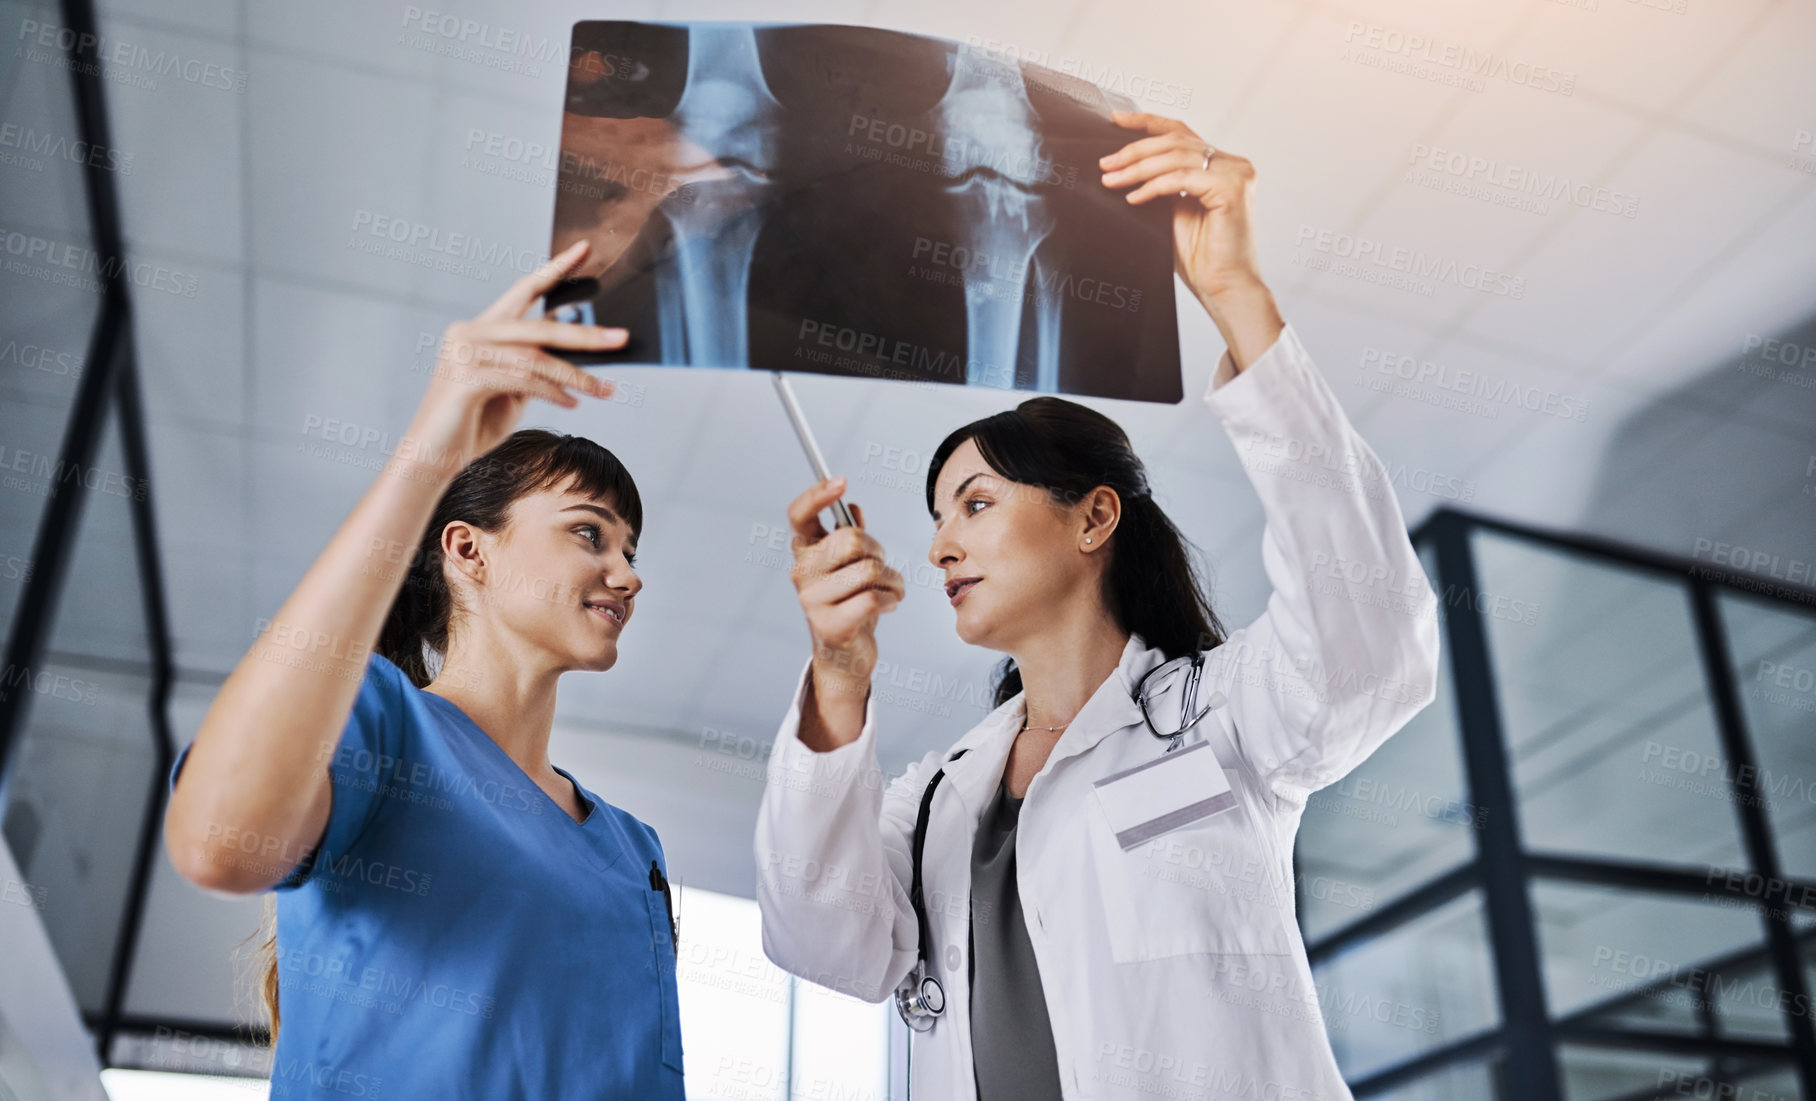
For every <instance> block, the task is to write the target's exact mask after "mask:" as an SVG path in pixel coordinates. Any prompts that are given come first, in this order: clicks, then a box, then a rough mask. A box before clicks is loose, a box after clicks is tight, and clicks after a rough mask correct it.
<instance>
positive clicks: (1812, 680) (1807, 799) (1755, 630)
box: [1713, 593, 1816, 897]
mask: <svg viewBox="0 0 1816 1101" xmlns="http://www.w3.org/2000/svg"><path fill="white" fill-rule="evenodd" d="M1716 606H1717V607H1719V608H1720V609H1721V620H1722V627H1723V630H1724V633H1725V634H1726V635H1727V636H1728V637H1727V641H1728V655H1729V660H1730V661H1732V662H1733V669H1734V684H1735V687H1736V688H1737V689H1738V690H1739V693H1740V709H1741V714H1742V715H1743V716H1744V718H1745V720H1746V726H1747V733H1748V735H1749V737H1750V738H1751V740H1752V745H1753V757H1754V764H1755V765H1757V766H1758V769H1759V773H1758V775H1757V776H1755V777H1753V778H1752V779H1753V782H1754V784H1755V785H1756V788H1755V795H1756V797H1757V798H1758V799H1759V802H1760V804H1761V805H1762V806H1763V807H1764V808H1765V811H1766V820H1767V821H1768V822H1770V823H1771V825H1772V831H1773V834H1774V835H1775V836H1776V837H1777V839H1778V860H1779V864H1780V866H1781V867H1783V869H1784V873H1785V875H1787V876H1790V877H1792V878H1800V879H1816V737H1811V731H1812V730H1816V615H1813V614H1811V612H1810V611H1808V610H1807V609H1803V608H1798V607H1795V606H1792V605H1768V604H1765V603H1763V602H1761V601H1759V600H1757V599H1755V598H1752V597H1746V596H1737V595H1731V594H1727V593H1723V594H1720V595H1718V596H1717V597H1716ZM1713 771H1714V772H1715V773H1716V776H1717V779H1718V782H1720V783H1722V784H1724V785H1731V784H1732V783H1733V782H1734V780H1735V779H1737V776H1736V774H1735V770H1734V768H1733V767H1732V766H1728V765H1727V764H1726V763H1725V762H1723V763H1721V764H1720V765H1718V766H1716V767H1715V768H1714V770H1713ZM1787 893H1788V894H1797V892H1787ZM1802 897H1807V896H1802Z"/></svg>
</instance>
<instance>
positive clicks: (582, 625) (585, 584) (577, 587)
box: [444, 488, 643, 671]
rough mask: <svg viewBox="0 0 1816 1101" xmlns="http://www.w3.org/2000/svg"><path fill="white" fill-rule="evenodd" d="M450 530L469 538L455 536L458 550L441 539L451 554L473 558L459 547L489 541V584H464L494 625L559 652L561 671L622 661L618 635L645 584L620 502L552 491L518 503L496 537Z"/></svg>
mask: <svg viewBox="0 0 1816 1101" xmlns="http://www.w3.org/2000/svg"><path fill="white" fill-rule="evenodd" d="M449 528H450V530H453V529H462V530H463V531H464V532H465V533H466V534H465V535H456V536H455V537H454V539H455V543H456V546H452V547H450V546H449V545H448V544H447V543H446V542H444V553H445V554H447V555H449V556H453V555H455V554H456V553H460V554H461V556H462V557H463V558H464V557H466V555H467V554H468V553H470V545H469V546H461V545H460V544H461V543H462V542H463V541H464V540H465V539H467V538H470V537H471V536H473V535H478V536H483V537H484V538H485V539H486V544H487V552H486V554H485V556H484V557H485V564H486V568H485V572H484V581H483V584H481V585H477V586H476V585H472V584H466V585H463V593H462V597H461V600H462V603H463V604H465V605H467V606H471V603H472V601H473V600H475V599H477V600H479V601H482V602H483V604H484V616H485V618H486V620H487V621H488V625H487V626H488V629H491V630H494V631H496V633H498V634H500V635H502V636H504V637H508V638H514V639H520V640H523V641H525V642H528V643H530V644H531V645H532V646H534V647H535V648H537V649H540V650H542V651H544V652H546V653H549V654H552V655H554V657H555V659H556V663H557V664H558V665H560V666H561V667H562V668H566V669H584V670H591V671H600V670H605V669H610V668H611V667H612V666H613V665H614V664H616V663H617V661H618V638H619V635H621V634H622V633H623V631H624V628H625V626H626V625H627V624H628V623H629V621H630V617H631V611H632V608H633V607H634V605H635V601H636V596H637V592H638V590H640V589H642V588H643V581H642V579H641V578H639V577H638V576H637V573H636V571H635V570H634V569H633V568H632V564H633V562H634V561H635V559H636V551H637V545H636V542H635V540H634V537H633V535H632V532H631V528H630V525H629V524H628V523H626V522H625V521H624V519H623V518H622V517H621V516H619V515H618V513H617V511H616V510H615V509H614V508H613V502H611V501H609V500H602V499H600V498H597V497H591V496H588V495H586V494H583V493H579V492H576V491H574V490H572V489H571V488H562V489H547V490H542V491H539V492H536V493H531V494H528V495H526V496H523V497H520V498H518V499H517V500H516V501H515V502H514V503H513V504H512V505H511V519H510V523H509V524H507V525H506V526H505V528H504V530H503V531H501V532H499V533H498V534H497V535H495V536H490V535H487V534H486V533H483V532H478V531H477V530H476V529H473V528H470V527H467V526H466V525H462V524H451V525H449ZM446 538H447V537H446V536H444V540H445V539H446ZM450 580H451V581H452V579H450ZM462 580H463V581H464V580H466V579H464V578H463V579H462Z"/></svg>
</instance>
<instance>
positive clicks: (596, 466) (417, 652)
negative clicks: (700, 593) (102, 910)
mask: <svg viewBox="0 0 1816 1101" xmlns="http://www.w3.org/2000/svg"><path fill="white" fill-rule="evenodd" d="M570 479H571V481H572V485H573V488H574V489H575V491H577V492H579V493H583V494H585V495H587V496H590V497H595V498H598V499H601V500H608V501H610V502H611V503H612V507H613V508H614V509H615V510H616V511H617V513H618V515H619V516H621V517H623V518H624V522H625V523H627V524H629V525H630V528H631V535H632V538H633V539H635V538H638V537H640V536H641V535H642V533H643V498H642V497H641V496H639V495H638V493H637V483H636V482H634V481H632V480H631V475H630V472H629V471H628V470H626V469H625V468H624V464H623V463H621V462H619V461H618V457H617V456H616V455H613V454H612V453H611V452H610V451H607V450H606V449H605V448H603V447H601V446H599V445H598V444H597V443H594V442H593V441H592V440H589V439H587V438H586V437H585V436H572V435H562V434H559V433H555V432H549V431H546V430H544V429H541V428H524V429H519V430H518V431H516V432H513V433H512V434H511V435H510V436H509V437H508V438H506V440H505V441H504V442H503V443H501V444H499V445H498V446H497V447H495V448H493V449H492V450H491V451H488V452H486V453H485V454H484V455H482V456H480V457H479V458H477V459H475V460H473V461H472V462H471V463H469V464H467V466H466V468H465V469H463V470H462V471H461V472H460V473H459V474H458V475H456V476H455V478H454V480H453V481H452V482H451V483H449V485H448V488H447V490H446V491H445V492H443V493H442V495H441V500H440V501H438V502H437V503H436V505H435V511H434V513H433V514H432V515H431V516H430V518H429V523H428V526H427V527H426V528H425V529H424V530H423V534H422V539H421V541H420V542H419V543H418V545H417V548H416V551H415V553H414V554H412V555H411V557H410V565H409V572H408V574H407V575H406V576H405V577H404V583H403V588H401V589H400V590H398V593H397V599H396V600H394V601H392V603H391V610H390V611H389V612H388V613H387V614H386V616H385V624H384V627H383V628H382V629H381V631H380V632H379V637H378V647H377V649H378V652H379V653H380V654H382V655H383V656H384V657H385V658H387V659H388V660H390V661H391V662H392V663H393V664H394V665H396V666H397V667H398V668H399V669H401V670H403V672H404V675H405V676H407V677H409V678H410V683H412V684H414V685H415V686H416V687H418V688H426V687H428V686H429V683H430V682H431V681H432V680H433V679H434V678H433V677H432V676H431V675H430V673H429V665H428V659H427V655H426V654H425V650H433V651H435V653H436V656H437V660H438V661H439V660H440V659H443V658H445V657H446V656H447V652H448V633H449V630H450V628H451V626H452V622H453V613H454V612H455V611H456V608H455V603H456V602H455V600H454V598H453V594H452V593H451V592H450V591H449V589H448V583H447V580H446V579H445V578H444V577H443V576H442V572H441V566H442V555H441V533H442V531H443V530H444V529H445V528H446V527H447V526H448V525H449V524H451V523H453V522H454V521H456V520H462V521H465V522H466V523H469V524H472V525H473V526H474V527H476V528H479V529H480V530H481V531H488V532H499V531H503V530H504V528H505V525H506V524H507V523H509V522H510V511H511V506H512V505H513V504H515V503H516V502H517V500H518V499H519V498H521V497H526V496H529V495H530V494H532V493H538V492H541V491H542V490H545V489H550V488H552V487H554V486H557V485H561V484H563V483H564V482H568V481H569V480H570ZM260 934H263V942H262V943H261V944H260V945H259V946H258V947H257V948H256V949H254V959H255V967H256V968H257V970H258V978H257V979H256V980H255V983H254V992H255V994H256V996H257V998H258V1000H259V1001H260V1002H261V1003H262V1004H263V1005H264V1008H265V1016H266V1018H267V1019H268V1020H269V1021H270V1028H271V1043H272V1044H273V1045H276V1043H277V1029H278V975H277V899H276V898H275V897H274V896H271V895H267V896H266V898H265V915H264V920H263V921H262V922H261V923H260V925H259V929H258V931H257V932H255V933H253V934H252V936H253V937H259V936H260ZM248 939H251V938H248Z"/></svg>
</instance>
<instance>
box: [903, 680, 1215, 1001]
mask: <svg viewBox="0 0 1816 1101" xmlns="http://www.w3.org/2000/svg"><path fill="white" fill-rule="evenodd" d="M1186 660H1187V659H1186V658H1184V657H1180V658H1175V659H1174V660H1173V661H1166V662H1162V663H1161V664H1159V665H1157V666H1155V667H1154V668H1152V669H1150V670H1148V671H1147V672H1146V673H1145V674H1143V675H1142V678H1141V680H1140V681H1139V682H1138V683H1137V684H1136V685H1135V691H1133V692H1132V693H1130V694H1129V698H1130V699H1132V700H1135V701H1137V702H1139V703H1140V704H1141V717H1142V719H1143V721H1145V722H1146V723H1147V726H1148V731H1149V733H1151V734H1153V735H1154V736H1155V737H1156V738H1159V739H1160V740H1162V741H1164V742H1166V743H1167V749H1166V751H1167V752H1168V753H1171V752H1172V751H1173V750H1175V749H1178V748H1179V743H1180V741H1181V740H1182V739H1183V738H1184V737H1185V732H1186V730H1187V729H1188V728H1190V727H1191V726H1193V725H1195V724H1196V723H1197V722H1198V720H1199V719H1201V718H1203V717H1204V715H1205V713H1206V712H1208V711H1210V710H1211V709H1212V708H1214V707H1217V706H1218V705H1219V704H1221V702H1222V700H1221V693H1219V694H1218V698H1217V699H1215V700H1214V701H1213V702H1212V704H1211V706H1210V707H1207V708H1205V710H1204V711H1199V712H1195V711H1194V709H1195V707H1196V705H1197V702H1198V682H1199V679H1200V678H1201V677H1202V676H1203V673H1204V653H1203V651H1200V652H1198V653H1195V654H1192V655H1191V657H1190V661H1191V665H1190V668H1189V670H1188V671H1187V674H1186V680H1185V688H1184V694H1183V696H1182V698H1181V700H1180V706H1179V720H1180V722H1179V725H1178V726H1177V727H1176V728H1174V730H1173V731H1172V732H1171V733H1163V732H1162V731H1161V729H1160V727H1158V726H1156V725H1155V723H1154V718H1153V716H1152V715H1150V714H1148V702H1149V701H1148V698H1147V696H1145V695H1144V694H1143V690H1144V689H1145V688H1146V687H1147V684H1148V681H1149V679H1150V678H1152V677H1153V676H1154V674H1156V673H1158V672H1160V671H1161V670H1163V669H1167V668H1169V667H1171V666H1174V665H1177V664H1178V663H1180V662H1184V661H1186ZM1187 716H1190V719H1189V721H1188V718H1187ZM968 749H969V747H967V748H966V749H961V750H959V751H957V752H956V753H954V754H953V755H952V756H950V757H948V758H946V760H945V762H944V763H943V764H941V765H940V767H939V769H938V770H937V771H936V772H934V774H933V778H932V779H931V780H928V781H927V788H926V790H925V791H923V792H921V805H920V808H919V810H917V811H916V812H915V816H914V838H913V843H912V847H911V849H910V855H911V857H912V862H913V869H914V870H913V872H912V874H911V875H910V876H909V879H908V901H909V903H910V904H911V905H912V906H913V907H914V923H915V928H916V931H917V934H916V942H917V949H916V950H917V953H918V954H917V955H916V957H915V960H914V968H913V969H912V970H910V971H909V972H908V974H907V976H906V977H905V978H903V979H902V983H901V985H900V986H898V987H896V988H895V1009H896V1012H897V1013H900V1014H901V1015H902V1023H903V1024H905V1025H907V1026H908V1027H909V1028H911V1029H913V1030H914V1031H916V1032H926V1031H928V1030H930V1029H931V1028H932V1027H933V1022H934V1021H935V1020H937V1019H938V1018H939V1017H940V1015H941V1014H943V1013H945V1012H946V988H945V987H943V986H941V985H940V981H939V979H938V978H937V977H935V976H934V975H933V974H932V973H931V972H930V971H928V969H927V960H928V958H929V957H930V955H931V948H932V945H931V943H930V942H931V940H932V934H931V933H929V932H928V929H927V909H926V906H925V904H924V903H923V901H922V898H923V895H922V893H921V852H922V850H923V849H924V848H926V844H927V817H928V812H929V811H930V810H931V809H932V807H933V793H934V792H935V791H936V790H937V789H938V788H939V786H940V781H941V780H943V779H945V778H946V765H949V764H951V763H952V762H953V761H956V760H958V759H959V758H960V757H963V756H964V755H965V753H966V752H967V751H968Z"/></svg>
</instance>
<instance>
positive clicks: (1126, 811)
mask: <svg viewBox="0 0 1816 1101" xmlns="http://www.w3.org/2000/svg"><path fill="white" fill-rule="evenodd" d="M1094 786H1095V787H1096V789H1097V801H1098V803H1099V804H1101V805H1102V807H1103V811H1104V816H1105V817H1106V818H1108V819H1109V822H1110V829H1111V830H1113V831H1114V832H1115V834H1116V843H1117V844H1118V845H1120V846H1122V847H1123V849H1124V850H1125V851H1126V850H1128V849H1132V848H1134V847H1135V846H1137V845H1140V844H1143V843H1145V842H1148V841H1152V840H1153V839H1154V838H1156V837H1159V836H1160V835H1161V834H1163V833H1169V832H1171V831H1173V830H1176V829H1179V828H1180V827H1181V826H1189V825H1191V824H1192V823H1194V822H1199V821H1203V820H1204V819H1206V818H1209V817H1210V816H1211V815H1213V814H1221V813H1223V812H1224V811H1226V810H1229V809H1230V808H1231V807H1233V806H1235V805H1236V793H1235V792H1233V791H1231V790H1230V781H1229V777H1227V776H1225V775H1224V774H1223V766H1222V765H1220V764H1218V763H1217V755H1216V754H1215V753H1213V752H1211V743H1209V742H1195V743H1193V744H1192V745H1189V746H1186V747H1184V748H1182V749H1177V750H1174V751H1173V752H1171V753H1163V754H1161V755H1160V756H1159V757H1157V758H1155V759H1154V760H1152V761H1148V762H1147V763H1145V764H1139V765H1136V766H1135V767H1134V768H1126V769H1123V770H1122V771H1121V772H1114V773H1111V774H1110V775H1108V776H1105V777H1104V778H1103V779H1101V780H1098V781H1096V783H1095V785H1094Z"/></svg>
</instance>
